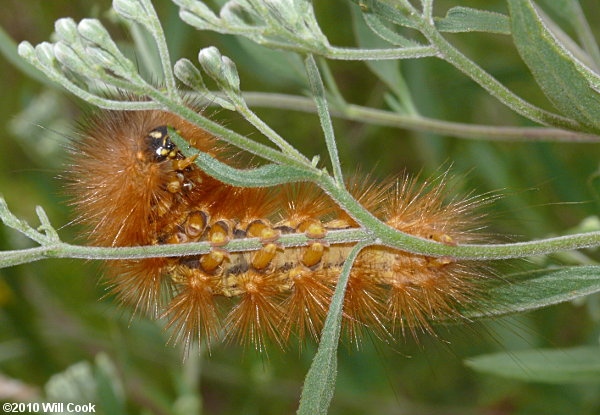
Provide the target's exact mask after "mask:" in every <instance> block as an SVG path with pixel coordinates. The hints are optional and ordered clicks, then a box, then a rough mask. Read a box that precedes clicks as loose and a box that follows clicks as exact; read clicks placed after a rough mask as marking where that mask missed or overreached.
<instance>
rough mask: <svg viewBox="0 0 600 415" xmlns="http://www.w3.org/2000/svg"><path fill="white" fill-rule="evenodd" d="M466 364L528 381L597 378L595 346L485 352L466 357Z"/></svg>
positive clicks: (599, 350)
mask: <svg viewBox="0 0 600 415" xmlns="http://www.w3.org/2000/svg"><path fill="white" fill-rule="evenodd" d="M465 364H466V365H467V366H469V367H471V368H472V369H474V370H476V371H478V372H483V373H489V374H492V375H497V376H502V377H507V378H511V379H518V380H524V381H530V382H543V383H581V382H600V347H598V346H582V347H573V348H569V349H530V350H520V351H509V352H500V353H493V354H485V355H481V356H476V357H473V358H471V359H468V360H466V361H465Z"/></svg>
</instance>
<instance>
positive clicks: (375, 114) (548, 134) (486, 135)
mask: <svg viewBox="0 0 600 415" xmlns="http://www.w3.org/2000/svg"><path fill="white" fill-rule="evenodd" d="M243 96H244V100H245V101H246V103H247V104H248V105H249V106H251V107H263V108H274V109H285V110H295V111H302V112H308V113H316V112H317V108H316V106H315V103H314V100H312V99H311V98H307V97H303V96H299V95H287V94H277V93H268V92H244V93H243ZM207 103H208V104H210V102H207ZM331 115H333V116H336V117H338V118H343V119H346V120H351V121H360V122H365V123H369V124H378V125H384V126H388V127H398V128H405V129H409V130H416V131H424V132H431V133H437V134H443V135H449V136H452V137H458V138H469V139H478V140H498V141H557V142H568V143H575V142H578V143H598V142H600V135H595V134H589V133H582V132H575V131H568V130H564V129H560V128H546V127H508V126H507V127H504V126H493V125H481V124H465V123H459V122H452V121H444V120H436V119H433V118H427V117H422V116H418V115H404V114H400V113H397V112H394V111H386V110H380V109H375V108H370V107H364V106H361V105H355V104H345V105H343V106H342V107H339V106H337V107H334V108H332V109H331Z"/></svg>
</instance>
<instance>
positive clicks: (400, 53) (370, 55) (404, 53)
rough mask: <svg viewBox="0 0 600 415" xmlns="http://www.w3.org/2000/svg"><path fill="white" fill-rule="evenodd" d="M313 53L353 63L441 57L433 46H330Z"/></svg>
mask: <svg viewBox="0 0 600 415" xmlns="http://www.w3.org/2000/svg"><path fill="white" fill-rule="evenodd" d="M313 53H315V54H319V55H322V56H324V57H326V58H329V59H336V60H351V61H355V60H356V61H368V60H388V59H416V58H426V57H430V56H439V52H438V50H437V49H436V48H434V47H432V46H414V47H409V48H392V49H355V48H340V47H335V46H330V47H328V48H327V49H326V50H325V51H324V52H320V51H314V52H313Z"/></svg>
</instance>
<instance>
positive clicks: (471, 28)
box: [435, 6, 510, 35]
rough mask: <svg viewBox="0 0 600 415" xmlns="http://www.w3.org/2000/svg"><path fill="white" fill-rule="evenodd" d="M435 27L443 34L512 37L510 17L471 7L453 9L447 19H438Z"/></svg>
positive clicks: (449, 11)
mask: <svg viewBox="0 0 600 415" xmlns="http://www.w3.org/2000/svg"><path fill="white" fill-rule="evenodd" d="M435 26H436V27H437V29H438V30H439V31H441V32H452V33H461V32H489V33H499V34H502V35H510V21H509V19H508V16H505V15H503V14H500V13H494V12H489V11H487V10H478V9H472V8H470V7H461V6H457V7H453V8H451V9H450V10H448V13H446V17H444V18H441V19H437V20H436V22H435Z"/></svg>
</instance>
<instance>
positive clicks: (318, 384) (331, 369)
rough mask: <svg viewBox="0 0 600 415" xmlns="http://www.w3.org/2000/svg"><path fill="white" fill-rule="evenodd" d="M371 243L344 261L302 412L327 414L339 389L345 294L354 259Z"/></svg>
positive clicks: (357, 248) (303, 414) (358, 247)
mask: <svg viewBox="0 0 600 415" xmlns="http://www.w3.org/2000/svg"><path fill="white" fill-rule="evenodd" d="M368 244H369V242H362V243H360V244H358V245H356V246H355V247H354V248H353V249H352V251H351V252H350V255H348V257H347V258H346V261H345V262H344V268H343V269H342V272H341V273H340V277H339V279H338V283H337V286H336V288H335V292H334V293H333V297H332V299H331V305H330V306H329V312H328V313H327V319H326V320H325V326H324V327H323V331H322V332H321V341H320V342H319V349H318V350H317V354H316V355H315V357H314V359H313V361H312V363H311V365H310V369H309V370H308V374H307V375H306V380H305V381H304V387H303V389H302V396H301V397H300V407H299V408H298V412H297V414H298V415H326V414H327V409H328V408H329V404H330V403H331V399H332V398H333V392H334V390H335V378H336V376H337V348H338V343H339V340H340V331H341V326H342V310H343V308H344V293H345V292H346V285H347V284H348V278H349V276H350V271H351V270H352V265H353V263H354V260H355V259H356V257H357V256H358V254H359V253H360V251H361V250H362V249H363V248H364V247H365V246H367V245H368Z"/></svg>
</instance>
